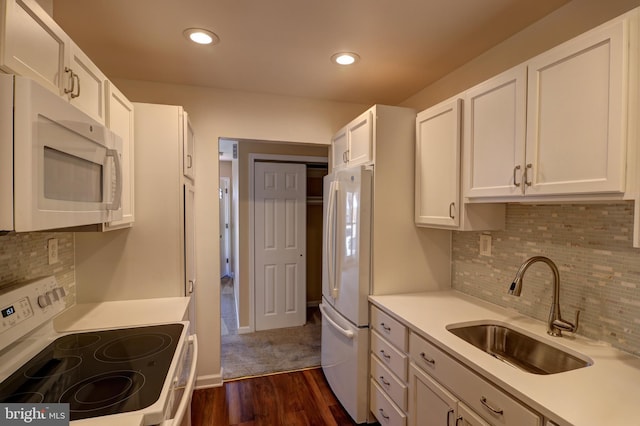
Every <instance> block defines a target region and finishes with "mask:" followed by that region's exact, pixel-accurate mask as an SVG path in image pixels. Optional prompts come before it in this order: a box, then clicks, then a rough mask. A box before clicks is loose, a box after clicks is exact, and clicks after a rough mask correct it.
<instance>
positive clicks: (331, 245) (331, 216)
mask: <svg viewBox="0 0 640 426" xmlns="http://www.w3.org/2000/svg"><path fill="white" fill-rule="evenodd" d="M337 191H338V182H336V181H332V182H331V184H330V186H329V200H327V223H326V227H325V232H326V235H325V241H326V245H325V251H326V252H325V254H326V256H327V272H328V281H329V288H330V290H331V297H333V298H334V299H335V298H337V297H338V287H337V285H336V277H335V263H334V262H335V252H334V251H335V245H336V243H335V241H336V236H335V220H336V215H335V212H334V209H335V203H336V192H337Z"/></svg>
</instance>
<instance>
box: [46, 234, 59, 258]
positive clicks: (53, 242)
mask: <svg viewBox="0 0 640 426" xmlns="http://www.w3.org/2000/svg"><path fill="white" fill-rule="evenodd" d="M47 249H48V250H49V265H53V264H54V263H58V239H57V238H50V239H49V240H47Z"/></svg>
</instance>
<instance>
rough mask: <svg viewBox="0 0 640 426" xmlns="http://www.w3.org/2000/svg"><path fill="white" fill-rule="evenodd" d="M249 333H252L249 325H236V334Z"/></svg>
mask: <svg viewBox="0 0 640 426" xmlns="http://www.w3.org/2000/svg"><path fill="white" fill-rule="evenodd" d="M249 333H253V330H251V327H238V334H249Z"/></svg>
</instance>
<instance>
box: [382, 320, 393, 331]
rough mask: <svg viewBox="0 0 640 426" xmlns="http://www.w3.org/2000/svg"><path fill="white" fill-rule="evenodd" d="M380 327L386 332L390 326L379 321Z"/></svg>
mask: <svg viewBox="0 0 640 426" xmlns="http://www.w3.org/2000/svg"><path fill="white" fill-rule="evenodd" d="M380 327H382V328H383V329H384V331H386V332H387V333H388V332H390V331H391V327H389V326H387V325H385V323H383V322H381V323H380Z"/></svg>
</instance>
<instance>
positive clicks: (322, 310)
mask: <svg viewBox="0 0 640 426" xmlns="http://www.w3.org/2000/svg"><path fill="white" fill-rule="evenodd" d="M320 313H321V314H322V317H323V318H324V319H325V320H327V323H329V324H330V325H331V326H332V327H333V328H335V329H336V330H338V332H340V334H342V335H343V336H344V337H346V338H347V339H353V331H351V330H345V329H344V328H342V327H340V326H339V325H338V324H337V323H336V322H335V321H334V320H332V319H331V317H330V316H329V314H327V312H326V311H325V308H324V305H323V304H322V303H321V304H320Z"/></svg>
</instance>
